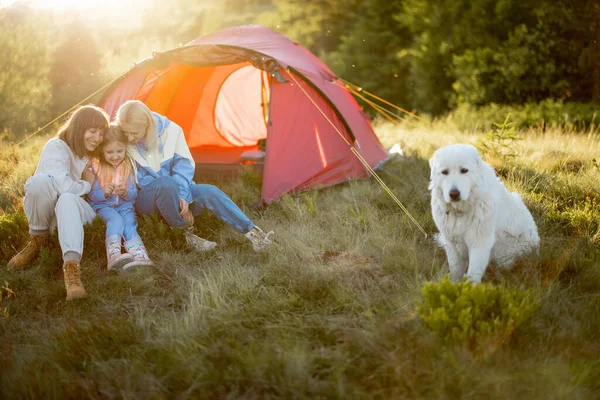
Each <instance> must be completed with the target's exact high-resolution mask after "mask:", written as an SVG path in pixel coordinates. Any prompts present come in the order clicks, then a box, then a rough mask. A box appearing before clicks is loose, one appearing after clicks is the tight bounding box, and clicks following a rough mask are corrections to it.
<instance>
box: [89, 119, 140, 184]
mask: <svg viewBox="0 0 600 400" xmlns="http://www.w3.org/2000/svg"><path fill="white" fill-rule="evenodd" d="M114 142H119V143H121V144H123V145H125V146H127V145H128V144H129V140H128V139H127V135H125V133H124V132H123V130H122V129H121V128H120V127H119V126H118V125H116V124H110V126H109V127H108V129H107V130H106V133H104V139H102V143H100V146H98V148H97V149H96V158H97V159H98V160H99V161H100V162H99V163H98V170H97V171H95V172H96V176H97V177H98V181H100V188H101V189H104V187H105V186H106V184H107V183H110V182H112V181H113V180H114V179H115V173H116V170H115V167H114V166H113V165H111V164H110V163H109V162H108V161H106V159H105V158H104V148H105V147H106V146H108V145H109V144H111V143H114ZM123 163H124V167H123V175H125V176H127V177H131V176H132V175H133V165H131V160H130V159H129V156H128V155H127V153H125V159H124V160H123Z"/></svg>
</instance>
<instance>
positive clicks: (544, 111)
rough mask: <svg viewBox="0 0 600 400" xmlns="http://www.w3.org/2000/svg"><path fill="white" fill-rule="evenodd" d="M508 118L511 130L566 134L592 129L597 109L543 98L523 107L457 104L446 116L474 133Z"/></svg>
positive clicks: (589, 104) (487, 128)
mask: <svg viewBox="0 0 600 400" xmlns="http://www.w3.org/2000/svg"><path fill="white" fill-rule="evenodd" d="M508 114H510V115H511V121H512V122H513V124H514V127H515V129H517V130H521V129H527V128H535V127H542V128H546V127H559V128H562V129H564V130H567V131H583V130H588V129H589V130H590V131H593V130H595V128H596V126H597V118H598V115H599V114H600V107H598V105H595V104H591V103H575V102H568V103H565V102H563V101H561V100H552V99H546V100H543V101H540V102H539V103H525V104H523V105H502V104H494V103H491V104H488V105H485V106H481V107H475V106H471V105H467V104H461V105H459V106H458V107H457V108H456V109H454V111H452V112H451V113H449V114H448V116H447V117H446V119H447V121H448V122H451V123H453V124H454V125H456V127H457V128H458V129H460V130H464V131H476V130H484V131H487V130H490V129H493V126H494V123H495V122H496V121H497V120H498V116H499V115H500V116H504V115H508Z"/></svg>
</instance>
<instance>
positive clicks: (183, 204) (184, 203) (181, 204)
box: [179, 199, 190, 217]
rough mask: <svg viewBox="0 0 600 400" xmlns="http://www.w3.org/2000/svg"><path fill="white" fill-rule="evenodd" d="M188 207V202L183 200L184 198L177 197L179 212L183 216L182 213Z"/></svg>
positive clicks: (186, 210) (184, 212)
mask: <svg viewBox="0 0 600 400" xmlns="http://www.w3.org/2000/svg"><path fill="white" fill-rule="evenodd" d="M189 209H190V203H188V202H187V201H185V200H184V199H179V214H180V215H181V216H182V217H183V214H186V213H187V212H188V211H189Z"/></svg>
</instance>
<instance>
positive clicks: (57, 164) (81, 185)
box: [34, 138, 91, 196]
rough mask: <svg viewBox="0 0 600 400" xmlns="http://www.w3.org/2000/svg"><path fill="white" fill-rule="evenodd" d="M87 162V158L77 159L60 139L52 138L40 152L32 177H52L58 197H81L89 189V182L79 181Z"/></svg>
mask: <svg viewBox="0 0 600 400" xmlns="http://www.w3.org/2000/svg"><path fill="white" fill-rule="evenodd" d="M89 161H90V159H89V158H88V157H84V158H80V157H78V156H77V155H76V154H75V153H73V150H71V148H70V147H69V145H68V144H67V143H65V142H64V141H62V140H61V139H59V138H52V139H50V140H48V142H47V143H46V145H45V146H44V149H43V150H42V155H41V156H40V161H39V163H38V166H37V169H36V170H35V174H34V175H38V174H44V175H48V176H50V177H52V182H53V184H54V188H55V189H56V191H57V192H58V195H59V196H60V195H61V194H63V193H73V194H75V195H77V196H83V195H85V194H88V193H89V192H90V189H91V185H90V184H89V182H87V181H85V180H83V179H81V173H82V172H83V170H84V168H85V166H86V165H87V164H88V162H89Z"/></svg>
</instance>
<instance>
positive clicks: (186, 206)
mask: <svg viewBox="0 0 600 400" xmlns="http://www.w3.org/2000/svg"><path fill="white" fill-rule="evenodd" d="M179 215H181V217H182V218H183V219H184V220H185V222H187V224H188V225H190V226H191V225H194V214H192V211H190V203H188V202H187V201H185V200H184V199H179Z"/></svg>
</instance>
